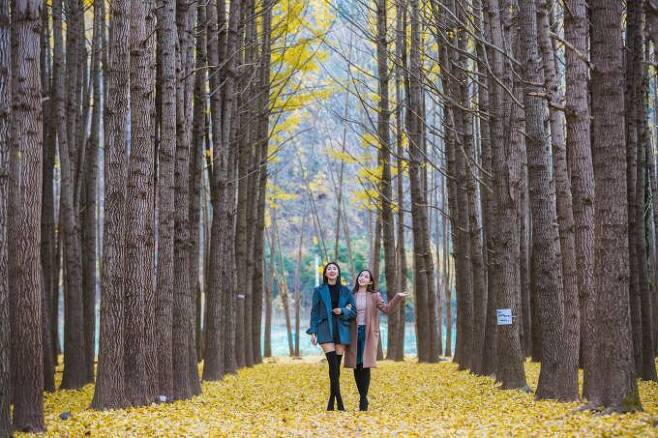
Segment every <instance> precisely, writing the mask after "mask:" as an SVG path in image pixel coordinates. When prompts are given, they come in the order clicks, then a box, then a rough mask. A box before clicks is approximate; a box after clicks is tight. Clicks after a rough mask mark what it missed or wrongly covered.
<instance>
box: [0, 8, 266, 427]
mask: <svg viewBox="0 0 658 438" xmlns="http://www.w3.org/2000/svg"><path fill="white" fill-rule="evenodd" d="M110 5H111V7H109V8H108V7H107V6H108V4H107V3H106V2H105V1H103V0H97V1H95V2H93V15H92V17H93V18H92V19H91V20H92V22H91V23H89V14H88V12H89V11H92V9H89V11H88V10H87V5H86V2H83V1H82V0H54V1H53V2H52V5H51V7H47V6H46V5H45V2H43V1H38V0H29V1H24V0H14V1H12V2H11V3H9V2H6V1H3V2H2V4H1V5H0V95H1V97H2V98H1V99H0V105H1V107H0V201H1V202H0V280H1V283H0V435H2V436H4V435H5V432H8V431H10V430H11V426H12V425H13V428H14V429H18V430H29V431H34V432H38V431H43V430H44V418H43V391H44V389H45V390H47V391H54V390H55V378H54V376H55V372H54V370H55V365H56V364H57V362H58V353H59V351H60V349H61V347H60V345H59V340H58V319H59V314H60V310H59V309H58V307H57V305H58V302H59V291H60V290H63V293H64V303H65V309H64V315H65V318H64V333H63V334H64V344H63V353H64V362H63V364H64V372H63V376H62V380H61V388H63V389H76V388H81V387H82V386H83V385H85V384H87V383H89V382H94V380H95V382H96V387H95V393H94V398H93V401H92V407H93V408H95V409H110V408H123V407H128V406H143V405H147V404H150V403H152V402H154V401H158V402H163V401H170V400H177V399H185V398H189V397H191V396H193V395H196V394H199V393H200V392H201V386H200V376H199V373H198V365H197V364H198V362H199V361H200V360H201V359H204V360H205V365H204V369H203V379H204V380H217V379H221V378H222V377H223V375H224V374H225V373H232V372H235V371H236V370H237V369H238V368H240V367H244V366H251V365H253V364H256V363H259V362H261V360H262V358H261V351H260V337H261V329H260V327H261V314H262V301H263V295H262V289H263V272H262V269H261V266H263V240H264V239H263V229H264V220H265V205H264V204H265V187H266V184H267V159H268V157H267V149H268V138H269V134H270V132H269V129H270V128H269V107H270V100H269V96H270V73H269V70H270V59H271V45H272V24H271V22H272V8H273V6H274V2H273V1H270V0H265V1H263V2H256V1H255V0H251V1H247V2H239V1H231V2H226V1H225V0H212V1H209V2H189V1H187V0H157V1H156V0H147V1H139V2H131V1H128V0H116V1H112V2H111V3H110ZM89 24H91V28H92V34H91V39H90V41H91V43H90V44H89V43H88V42H87V41H88V35H87V29H88V28H89ZM51 42H52V45H51ZM89 47H90V48H91V50H89ZM101 152H102V154H101ZM57 164H58V165H57ZM206 193H208V194H209V197H210V200H211V205H212V209H211V210H210V211H208V213H207V216H211V217H210V218H209V219H205V220H202V216H204V213H203V210H204V209H203V208H202V206H203V205H204V203H205V202H206V199H207V197H206ZM202 236H205V238H206V242H207V244H203V242H202V241H201V239H202ZM202 295H205V299H202ZM98 296H100V297H101V299H100V326H99V327H96V324H95V321H96V307H97V297H98ZM202 301H205V306H201V303H202ZM202 309H204V310H202ZM97 336H98V337H99V339H98V341H99V342H98V363H97V364H98V366H97V368H96V367H95V365H96V363H95V358H96V345H97V344H96V340H97ZM10 405H12V406H13V421H10V418H9V416H10V409H9V408H10Z"/></svg>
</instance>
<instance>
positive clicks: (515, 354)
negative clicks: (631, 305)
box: [487, 0, 527, 388]
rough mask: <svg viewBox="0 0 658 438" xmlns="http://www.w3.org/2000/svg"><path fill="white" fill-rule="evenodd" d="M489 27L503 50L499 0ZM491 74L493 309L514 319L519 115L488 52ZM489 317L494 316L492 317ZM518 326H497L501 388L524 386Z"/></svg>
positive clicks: (500, 61)
mask: <svg viewBox="0 0 658 438" xmlns="http://www.w3.org/2000/svg"><path fill="white" fill-rule="evenodd" d="M487 3H488V13H489V25H490V28H491V42H492V44H493V45H494V46H496V47H497V48H503V47H505V45H504V44H503V31H502V28H501V16H500V15H501V11H502V10H503V9H502V8H501V7H500V5H499V2H498V0H488V2H487ZM492 55H493V56H492V70H493V75H494V76H495V77H497V78H498V80H502V81H504V82H503V84H501V83H498V84H497V85H496V86H494V87H492V95H493V96H492V97H493V98H492V99H491V101H492V110H491V115H492V117H491V125H492V136H491V137H492V143H493V144H494V145H497V147H498V148H499V149H500V150H498V151H494V152H493V154H492V155H493V157H494V158H493V167H494V169H495V175H496V180H497V185H496V191H497V193H496V197H497V200H496V206H497V209H498V212H497V213H498V220H497V224H496V225H497V226H495V227H494V233H495V237H494V239H495V242H496V254H495V257H496V261H497V263H498V265H497V267H496V268H497V269H499V270H500V272H499V274H497V275H496V276H494V280H495V281H496V284H495V287H496V291H497V292H496V308H497V309H511V311H512V315H515V314H516V315H518V312H519V311H520V310H521V309H520V303H519V302H518V297H519V293H518V290H517V288H518V286H519V284H520V283H519V281H518V275H519V269H518V267H517V266H516V265H517V263H518V260H519V257H518V256H519V254H518V253H519V243H518V221H517V214H518V181H519V175H520V166H521V163H520V159H519V156H520V151H519V150H518V149H517V148H518V144H517V142H516V141H513V140H512V137H513V136H514V135H519V134H517V133H512V132H511V129H510V128H511V123H512V120H513V119H514V117H515V116H514V113H515V112H516V111H519V109H518V108H516V107H515V106H514V105H513V103H512V102H511V96H508V95H506V94H505V93H506V91H505V89H504V88H503V87H502V86H501V85H505V86H506V87H507V88H508V89H509V88H510V87H509V85H511V77H510V75H509V74H508V73H509V72H508V69H507V68H506V66H505V64H504V63H505V60H504V58H503V54H502V53H500V52H498V51H497V50H492ZM492 317H493V315H492ZM519 333H520V328H519V326H518V323H517V324H514V323H513V324H512V325H501V326H498V327H497V333H496V342H497V346H498V349H497V360H496V380H497V381H499V382H501V383H502V387H503V388H526V387H527V384H526V380H525V370H524V368H523V352H522V351H521V341H520V338H519Z"/></svg>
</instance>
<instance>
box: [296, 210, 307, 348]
mask: <svg viewBox="0 0 658 438" xmlns="http://www.w3.org/2000/svg"><path fill="white" fill-rule="evenodd" d="M306 216H307V211H306V208H304V215H303V216H302V226H301V228H300V230H299V246H298V247H297V265H296V267H295V357H299V356H300V354H299V324H300V314H299V311H300V307H301V306H300V304H301V298H302V282H301V268H302V245H303V244H304V237H305V234H306Z"/></svg>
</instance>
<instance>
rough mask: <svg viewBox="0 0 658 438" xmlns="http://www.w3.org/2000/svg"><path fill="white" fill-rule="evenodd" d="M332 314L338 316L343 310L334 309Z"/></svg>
mask: <svg viewBox="0 0 658 438" xmlns="http://www.w3.org/2000/svg"><path fill="white" fill-rule="evenodd" d="M334 313H335V314H336V315H340V314H341V313H343V310H342V309H341V308H339V307H336V308H335V309H334Z"/></svg>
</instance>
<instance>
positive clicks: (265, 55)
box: [251, 0, 299, 364]
mask: <svg viewBox="0 0 658 438" xmlns="http://www.w3.org/2000/svg"><path fill="white" fill-rule="evenodd" d="M273 7H274V2H272V1H271V0H267V1H265V2H263V30H262V33H263V35H262V42H261V54H260V56H261V59H260V62H261V64H260V96H259V97H260V106H259V107H260V111H261V112H263V113H262V114H260V118H259V119H258V127H259V130H258V134H257V138H256V140H257V146H256V147H259V148H260V155H259V162H258V166H259V173H258V206H257V209H256V219H255V224H256V226H255V230H254V237H253V240H254V253H255V257H254V258H255V260H256V261H255V263H254V266H255V267H254V273H253V278H252V282H253V284H252V293H253V313H252V329H251V331H252V340H251V343H252V348H253V353H254V357H253V359H254V364H259V363H261V362H262V361H263V358H262V353H261V345H260V344H261V341H260V339H261V321H262V316H263V289H264V287H263V278H264V276H263V269H264V268H265V255H264V252H265V251H264V241H265V204H266V196H267V195H266V191H267V178H268V174H267V169H268V167H267V163H268V145H269V136H270V132H269V130H270V125H269V117H270V112H269V104H270V65H271V58H272V40H271V33H272V8H273ZM296 305H297V306H299V300H298V301H297V302H296Z"/></svg>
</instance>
